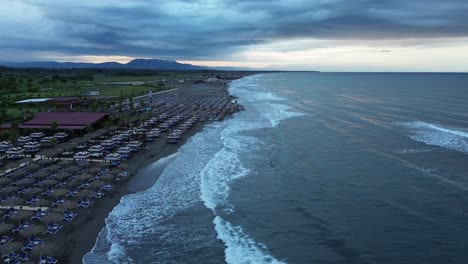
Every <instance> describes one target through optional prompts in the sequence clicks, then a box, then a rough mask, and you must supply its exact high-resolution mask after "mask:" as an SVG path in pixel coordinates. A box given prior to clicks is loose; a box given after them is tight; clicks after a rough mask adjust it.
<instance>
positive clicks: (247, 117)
mask: <svg viewBox="0 0 468 264" xmlns="http://www.w3.org/2000/svg"><path fill="white" fill-rule="evenodd" d="M229 89H230V92H231V94H233V95H236V96H238V97H239V102H240V103H241V104H242V105H243V106H244V107H245V111H243V112H241V113H237V114H236V115H235V116H234V117H233V118H231V119H228V120H226V121H223V122H218V123H213V124H210V125H208V126H206V127H205V129H204V130H203V131H202V132H200V133H198V134H196V135H195V136H194V137H192V138H191V139H190V140H189V141H188V143H187V144H185V145H184V146H182V147H181V148H180V150H179V153H178V154H177V156H176V157H175V158H173V161H171V163H170V164H169V165H168V166H167V167H166V169H165V170H164V172H163V173H162V175H161V176H160V178H159V180H158V181H157V182H156V183H155V184H154V185H153V186H152V187H151V188H149V189H147V190H145V191H141V192H138V193H135V194H131V195H127V196H124V197H123V198H122V200H121V202H120V204H119V205H117V206H116V207H115V208H114V209H113V211H112V212H111V214H110V215H109V217H108V218H107V219H106V227H105V228H104V229H103V230H102V231H101V233H100V235H99V237H98V239H97V241H96V245H95V247H94V248H93V250H92V251H91V252H90V253H88V254H87V255H86V256H85V258H84V262H85V263H343V264H345V263H467V262H468V250H467V248H468V240H467V239H466V238H467V237H468V175H467V168H468V167H467V164H468V163H467V161H468V104H467V102H468V75H465V74H398V73H387V74H375V73H374V74H370V73H369V74H366V73H362V74H357V73H274V74H273V73H272V74H259V75H253V76H249V77H246V78H243V79H240V80H236V81H233V82H232V83H231V84H230V88H229Z"/></svg>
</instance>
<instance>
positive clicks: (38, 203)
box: [34, 199, 50, 207]
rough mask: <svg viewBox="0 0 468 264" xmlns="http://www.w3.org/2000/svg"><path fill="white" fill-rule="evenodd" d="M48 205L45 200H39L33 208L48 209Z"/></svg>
mask: <svg viewBox="0 0 468 264" xmlns="http://www.w3.org/2000/svg"><path fill="white" fill-rule="evenodd" d="M49 205H50V202H49V201H48V200H46V199H40V200H39V201H38V202H37V203H35V204H34V206H37V207H48V206H49Z"/></svg>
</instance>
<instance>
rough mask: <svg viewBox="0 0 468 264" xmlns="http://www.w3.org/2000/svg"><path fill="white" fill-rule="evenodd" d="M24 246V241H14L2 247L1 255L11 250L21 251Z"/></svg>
mask: <svg viewBox="0 0 468 264" xmlns="http://www.w3.org/2000/svg"><path fill="white" fill-rule="evenodd" d="M22 247H23V243H21V242H15V241H12V242H10V243H7V244H5V245H3V246H1V247H0V255H5V254H8V253H10V252H15V251H16V252H18V251H21V248H22ZM5 263H6V262H5ZM12 263H13V262H12Z"/></svg>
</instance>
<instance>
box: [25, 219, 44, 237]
mask: <svg viewBox="0 0 468 264" xmlns="http://www.w3.org/2000/svg"><path fill="white" fill-rule="evenodd" d="M30 223H31V222H30ZM46 230H47V228H46V227H45V226H43V225H36V224H32V225H30V226H29V227H27V228H25V229H23V230H21V231H20V232H19V233H20V234H21V235H22V236H24V237H30V236H40V235H42V233H43V232H44V231H46Z"/></svg>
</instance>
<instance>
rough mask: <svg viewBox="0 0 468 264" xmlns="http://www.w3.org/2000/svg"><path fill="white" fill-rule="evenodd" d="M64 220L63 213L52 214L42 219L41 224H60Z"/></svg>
mask: <svg viewBox="0 0 468 264" xmlns="http://www.w3.org/2000/svg"><path fill="white" fill-rule="evenodd" d="M62 219H63V213H58V212H50V213H48V214H47V215H46V216H44V217H43V218H41V219H40V220H41V222H45V223H50V222H59V221H62Z"/></svg>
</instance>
